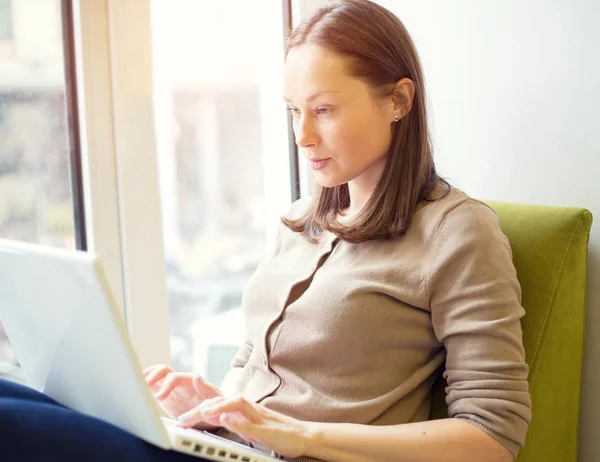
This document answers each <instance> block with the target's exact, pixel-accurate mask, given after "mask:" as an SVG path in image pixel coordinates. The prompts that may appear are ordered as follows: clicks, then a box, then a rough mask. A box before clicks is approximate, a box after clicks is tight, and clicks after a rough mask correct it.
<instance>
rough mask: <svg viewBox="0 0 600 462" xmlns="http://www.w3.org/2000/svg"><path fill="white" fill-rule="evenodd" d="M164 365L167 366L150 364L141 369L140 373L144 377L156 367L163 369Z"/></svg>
mask: <svg viewBox="0 0 600 462" xmlns="http://www.w3.org/2000/svg"><path fill="white" fill-rule="evenodd" d="M165 367H168V366H166V365H164V364H155V365H154V366H150V367H147V368H146V369H143V370H142V374H144V378H145V377H147V376H148V374H150V373H151V372H153V371H155V370H157V369H164V368H165Z"/></svg>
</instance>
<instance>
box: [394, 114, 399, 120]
mask: <svg viewBox="0 0 600 462" xmlns="http://www.w3.org/2000/svg"><path fill="white" fill-rule="evenodd" d="M399 120H400V117H398V114H396V120H394V122H398V121H399Z"/></svg>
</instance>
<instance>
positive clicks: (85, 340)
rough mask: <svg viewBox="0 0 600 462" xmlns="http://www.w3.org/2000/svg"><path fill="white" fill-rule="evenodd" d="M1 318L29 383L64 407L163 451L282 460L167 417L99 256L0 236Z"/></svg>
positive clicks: (240, 460)
mask: <svg viewBox="0 0 600 462" xmlns="http://www.w3.org/2000/svg"><path fill="white" fill-rule="evenodd" d="M0 319H1V320H2V323H3V324H4V328H5V330H6V332H7V334H8V338H9V340H10V342H11V344H12V347H13V349H14V352H15V354H16V357H17V359H18V360H19V363H20V364H21V367H22V372H23V375H24V377H25V379H26V381H27V384H28V385H29V386H30V387H32V388H34V389H36V390H38V391H42V392H43V393H45V394H46V395H48V396H50V397H52V398H53V399H55V400H56V401H57V402H59V403H61V404H62V405H64V406H67V407H69V408H71V409H74V410H76V411H79V412H82V413H84V414H87V415H90V416H93V417H96V418H98V419H101V420H103V421H106V422H110V423H111V424H113V425H115V426H117V427H119V428H121V429H123V430H125V431H128V432H130V433H132V434H134V435H136V436H138V437H139V438H141V439H143V440H145V441H147V442H148V443H151V444H154V445H156V446H158V447H160V448H163V449H171V450H174V451H179V452H183V453H186V454H190V455H194V456H198V457H202V458H205V459H208V460H214V461H228V462H231V461H237V462H263V461H265V462H266V461H277V460H280V459H277V458H275V457H274V454H267V453H265V452H262V451H260V450H258V449H255V448H251V447H248V446H245V445H243V444H239V443H237V442H234V441H229V440H227V439H224V438H220V437H218V436H216V435H213V434H211V433H208V432H204V431H200V430H195V429H183V428H180V427H176V426H175V425H174V424H175V421H173V420H171V419H166V418H162V417H161V415H160V408H159V406H158V404H157V403H156V401H155V400H154V398H153V396H152V394H151V391H150V388H149V387H148V385H147V383H146V381H145V379H144V377H143V374H142V368H141V365H140V363H139V360H138V358H137V356H136V354H135V352H134V350H133V347H132V345H131V342H130V340H129V336H128V333H127V329H126V327H125V324H124V323H123V321H122V319H121V315H120V312H119V310H118V308H117V304H116V302H115V298H114V297H113V295H112V293H111V290H110V288H109V286H108V283H107V280H106V278H105V276H104V274H103V271H102V267H101V265H100V263H99V261H98V258H97V257H96V256H94V255H91V254H89V253H86V252H79V251H71V250H64V249H58V248H53V247H47V246H42V245H36V244H28V243H22V242H14V241H8V240H2V239H0Z"/></svg>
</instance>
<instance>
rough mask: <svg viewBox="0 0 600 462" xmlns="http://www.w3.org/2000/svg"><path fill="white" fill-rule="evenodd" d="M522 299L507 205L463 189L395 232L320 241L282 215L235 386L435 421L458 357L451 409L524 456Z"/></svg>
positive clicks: (285, 399) (282, 403) (299, 208)
mask: <svg viewBox="0 0 600 462" xmlns="http://www.w3.org/2000/svg"><path fill="white" fill-rule="evenodd" d="M305 204H306V202H302V201H298V202H296V203H295V204H293V205H292V209H291V211H290V212H289V214H288V216H295V217H298V216H300V215H301V214H302V213H303V211H304V209H305V206H306V205H305ZM520 300H521V291H520V286H519V282H518V281H517V275H516V271H515V268H514V266H513V263H512V252H511V248H510V246H509V242H508V239H507V238H506V237H505V236H504V234H502V232H501V230H500V226H499V222H498V217H497V215H496V214H495V212H494V211H493V210H492V209H490V208H489V207H488V206H487V205H485V204H483V203H481V202H479V201H476V200H474V199H471V198H469V197H468V196H467V195H465V194H464V193H463V192H461V191H460V190H458V189H456V188H453V189H452V190H451V191H450V193H449V194H448V195H447V196H446V197H444V198H443V199H440V200H437V201H434V202H430V203H426V205H425V206H424V207H422V208H420V209H419V210H418V211H417V213H416V214H415V216H414V219H413V222H412V224H411V227H410V229H409V231H408V232H407V234H405V235H404V236H403V237H400V238H394V239H391V240H378V241H369V242H365V243H359V244H351V243H348V242H345V241H340V240H339V238H337V236H335V235H333V234H332V233H329V232H325V233H324V234H323V236H322V239H321V240H320V241H319V242H318V243H316V244H313V243H310V242H309V241H308V240H307V239H306V238H304V237H303V236H302V235H300V234H298V233H294V232H292V231H291V230H289V229H288V228H287V227H285V226H284V225H280V227H279V236H278V245H277V249H276V250H275V252H274V255H273V256H272V258H270V259H268V260H267V261H265V262H264V263H262V264H261V265H260V266H259V267H258V268H257V270H256V272H255V274H254V275H253V276H252V278H251V279H250V281H249V282H248V285H247V287H246V290H245V293H244V297H243V302H242V306H243V311H244V315H245V322H246V331H247V334H248V337H247V339H246V341H245V344H244V345H242V346H241V348H240V350H239V352H238V354H237V355H236V356H235V358H234V360H233V362H232V367H241V368H243V373H242V378H241V379H240V381H239V383H237V387H236V388H237V389H236V390H234V392H235V393H237V394H239V395H243V396H244V397H246V398H248V399H250V400H252V401H255V402H258V403H261V404H263V405H264V406H266V407H268V408H269V409H273V410H275V411H277V412H281V413H283V414H285V415H289V416H292V417H294V418H297V419H301V420H306V421H319V422H350V423H357V424H366V425H395V424H403V423H409V422H418V421H423V420H427V419H428V416H429V410H430V390H431V386H432V384H433V382H434V381H435V379H436V377H437V375H438V374H439V370H440V367H441V366H443V365H445V367H446V371H445V373H444V375H445V377H446V379H447V382H448V388H447V389H446V392H447V397H446V402H447V403H448V412H449V416H451V417H455V418H459V419H464V420H465V421H467V422H470V423H471V424H473V425H475V426H477V427H478V428H480V429H481V430H483V431H485V432H487V433H489V434H490V435H491V436H493V437H494V438H496V439H497V440H498V441H500V442H501V443H502V444H504V445H505V446H506V447H507V448H508V449H509V450H510V451H511V452H512V453H513V454H515V455H516V454H517V452H518V450H519V448H520V447H521V446H522V445H523V443H524V441H525V434H526V431H527V426H528V423H529V421H530V418H531V400H530V395H529V392H528V384H527V373H528V367H527V365H526V364H525V357H524V350H523V343H522V333H521V325H520V319H521V317H522V316H523V314H524V310H523V308H522V307H521V302H520ZM290 302H291V303H290ZM220 434H222V435H225V436H228V437H232V438H233V439H236V438H235V435H231V434H228V432H226V431H225V430H222V431H221V432H220ZM262 449H265V448H262ZM296 460H304V461H308V460H312V459H309V458H306V457H304V458H299V459H296Z"/></svg>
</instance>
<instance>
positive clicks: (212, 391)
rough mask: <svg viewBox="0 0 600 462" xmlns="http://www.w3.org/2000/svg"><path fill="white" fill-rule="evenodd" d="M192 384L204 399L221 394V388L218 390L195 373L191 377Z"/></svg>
mask: <svg viewBox="0 0 600 462" xmlns="http://www.w3.org/2000/svg"><path fill="white" fill-rule="evenodd" d="M192 384H193V385H194V389H195V390H196V392H197V393H198V394H199V395H200V396H202V397H203V398H205V399H208V398H213V397H214V396H222V395H223V393H221V390H219V389H218V388H217V387H216V386H214V385H213V384H212V383H210V382H207V381H205V380H203V379H202V378H200V377H199V376H197V375H194V376H193V378H192Z"/></svg>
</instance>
